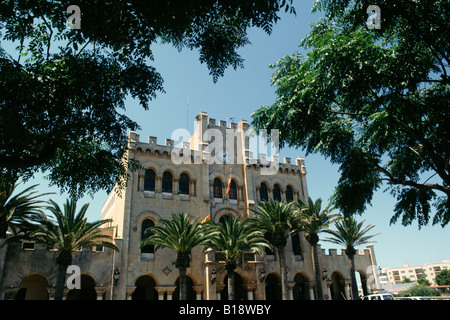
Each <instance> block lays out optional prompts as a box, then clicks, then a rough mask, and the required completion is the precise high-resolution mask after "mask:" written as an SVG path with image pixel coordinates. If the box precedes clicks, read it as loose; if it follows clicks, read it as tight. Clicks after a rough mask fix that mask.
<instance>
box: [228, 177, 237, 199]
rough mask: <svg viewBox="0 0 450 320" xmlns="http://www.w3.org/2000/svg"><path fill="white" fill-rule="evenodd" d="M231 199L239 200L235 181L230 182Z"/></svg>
mask: <svg viewBox="0 0 450 320" xmlns="http://www.w3.org/2000/svg"><path fill="white" fill-rule="evenodd" d="M230 199H232V200H237V188H236V182H235V181H234V180H231V182H230Z"/></svg>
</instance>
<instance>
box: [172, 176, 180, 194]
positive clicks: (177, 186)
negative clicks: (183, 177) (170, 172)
mask: <svg viewBox="0 0 450 320" xmlns="http://www.w3.org/2000/svg"><path fill="white" fill-rule="evenodd" d="M178 191H180V178H178V177H173V185H172V193H173V194H178Z"/></svg>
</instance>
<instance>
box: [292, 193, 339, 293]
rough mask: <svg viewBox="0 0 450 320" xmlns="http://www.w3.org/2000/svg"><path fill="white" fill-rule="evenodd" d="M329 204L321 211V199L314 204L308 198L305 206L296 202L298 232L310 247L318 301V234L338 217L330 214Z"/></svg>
mask: <svg viewBox="0 0 450 320" xmlns="http://www.w3.org/2000/svg"><path fill="white" fill-rule="evenodd" d="M332 210H333V209H332V208H331V204H329V205H327V206H326V208H325V209H323V210H322V199H321V198H319V199H317V200H316V201H315V202H314V201H313V200H312V199H311V197H308V203H307V204H305V203H304V202H303V201H301V200H300V199H298V200H297V209H296V210H295V211H296V213H297V217H298V219H299V225H298V228H299V231H304V232H305V238H306V240H307V241H308V242H309V244H310V245H311V247H312V252H313V261H314V269H315V276H316V283H317V296H318V299H319V300H322V299H323V291H322V278H321V274H320V262H319V252H318V247H317V244H318V243H319V240H320V239H319V233H321V232H323V231H325V230H327V229H328V228H329V226H330V224H331V223H333V222H335V221H336V220H337V219H338V215H336V214H331V211H332Z"/></svg>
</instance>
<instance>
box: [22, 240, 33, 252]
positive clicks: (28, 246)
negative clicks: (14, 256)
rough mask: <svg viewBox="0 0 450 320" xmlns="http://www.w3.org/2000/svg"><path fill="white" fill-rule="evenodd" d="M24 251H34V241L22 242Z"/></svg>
mask: <svg viewBox="0 0 450 320" xmlns="http://www.w3.org/2000/svg"><path fill="white" fill-rule="evenodd" d="M22 249H23V250H34V242H32V241H22Z"/></svg>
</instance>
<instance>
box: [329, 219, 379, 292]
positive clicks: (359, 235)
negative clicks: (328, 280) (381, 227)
mask: <svg viewBox="0 0 450 320" xmlns="http://www.w3.org/2000/svg"><path fill="white" fill-rule="evenodd" d="M364 222H365V220H364V221H361V222H359V223H358V222H357V221H356V219H355V218H354V217H345V218H344V217H342V219H341V220H340V221H337V222H336V224H335V226H336V230H326V231H325V232H327V233H329V234H331V235H332V237H328V238H327V239H325V241H328V242H332V243H336V244H339V245H342V246H344V247H345V254H346V255H347V256H348V258H349V260H350V275H351V278H352V295H353V299H354V300H359V295H358V287H357V283H356V271H355V254H356V249H355V247H357V246H359V245H363V244H366V243H371V242H373V241H369V240H370V239H371V238H373V237H374V236H376V235H378V233H377V234H373V235H367V232H369V231H370V230H371V229H372V228H374V227H375V226H374V225H367V226H365V227H364V228H363V224H364Z"/></svg>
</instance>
